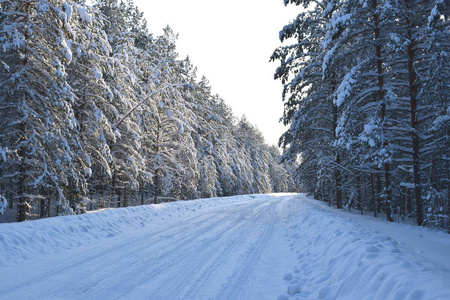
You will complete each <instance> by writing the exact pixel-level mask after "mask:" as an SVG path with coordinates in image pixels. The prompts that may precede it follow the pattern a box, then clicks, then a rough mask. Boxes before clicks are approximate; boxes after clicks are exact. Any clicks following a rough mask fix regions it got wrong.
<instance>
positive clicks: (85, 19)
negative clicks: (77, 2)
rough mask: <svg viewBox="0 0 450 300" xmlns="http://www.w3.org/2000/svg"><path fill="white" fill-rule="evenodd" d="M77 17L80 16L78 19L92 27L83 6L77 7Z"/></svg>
mask: <svg viewBox="0 0 450 300" xmlns="http://www.w3.org/2000/svg"><path fill="white" fill-rule="evenodd" d="M78 15H79V16H80V19H81V20H82V21H83V22H85V23H88V24H90V25H92V20H91V18H90V17H89V14H88V13H87V11H86V7H84V6H78Z"/></svg>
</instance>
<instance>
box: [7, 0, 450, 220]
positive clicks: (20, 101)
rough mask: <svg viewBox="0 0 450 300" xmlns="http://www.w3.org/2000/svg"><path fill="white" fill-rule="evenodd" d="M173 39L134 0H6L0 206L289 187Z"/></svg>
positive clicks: (22, 208)
mask: <svg viewBox="0 0 450 300" xmlns="http://www.w3.org/2000/svg"><path fill="white" fill-rule="evenodd" d="M176 38H177V36H176V34H174V33H173V31H172V30H171V29H170V28H169V27H167V28H166V29H165V30H164V34H163V35H162V36H158V37H154V36H153V35H152V34H150V33H149V32H148V29H147V26H146V21H145V19H144V18H143V15H142V13H141V12H140V11H139V10H138V8H137V7H135V6H134V5H133V3H132V1H130V0H128V1H118V0H100V1H97V4H95V5H93V6H89V5H86V4H85V1H79V2H77V1H73V0H64V1H63V0H39V1H28V0H12V1H0V213H3V212H4V211H5V209H6V208H7V207H9V208H14V207H16V208H17V212H18V220H19V221H24V220H26V219H29V218H30V214H31V213H34V214H36V211H37V214H38V215H39V217H45V216H53V215H55V214H72V213H81V212H83V211H85V210H86V209H90V208H97V207H117V206H128V205H138V204H145V203H149V202H159V201H161V200H175V199H193V198H198V197H212V196H228V195H236V194H241V193H267V192H271V191H274V190H275V191H286V190H287V189H288V187H289V177H288V175H287V172H286V171H285V169H284V166H283V165H279V164H278V161H277V160H278V155H277V153H276V150H274V149H271V148H269V147H268V146H267V145H265V142H264V139H263V138H262V136H261V134H260V133H259V131H258V130H257V129H256V128H254V127H253V126H252V125H250V124H249V123H248V122H247V121H246V120H245V118H243V119H242V120H239V121H238V120H237V119H236V118H235V117H234V116H233V114H232V112H231V110H230V108H229V107H228V106H227V105H226V104H225V103H224V101H223V100H222V99H220V97H218V96H216V95H212V94H211V90H210V87H209V84H208V81H207V79H206V78H202V79H201V80H198V79H197V77H196V76H197V75H196V70H195V67H193V65H192V63H191V62H190V61H189V59H188V58H187V59H179V58H178V55H177V53H176ZM443 86H444V85H443ZM436 128H437V129H436V132H437V134H441V133H442V132H443V131H442V130H443V129H442V126H441V125H438V124H436ZM34 217H36V216H34Z"/></svg>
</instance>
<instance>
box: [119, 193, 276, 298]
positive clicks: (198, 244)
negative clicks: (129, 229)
mask: <svg viewBox="0 0 450 300" xmlns="http://www.w3.org/2000/svg"><path fill="white" fill-rule="evenodd" d="M258 201H261V199H259V200H258ZM252 202H253V201H252ZM249 204H250V205H248V206H247V207H245V210H243V209H242V208H240V209H234V210H233V211H232V212H231V214H230V216H231V218H230V216H226V217H225V218H224V219H227V223H228V224H229V225H228V226H225V225H224V224H223V220H220V219H216V220H213V222H214V223H212V224H209V226H214V227H211V228H210V229H208V230H207V231H205V232H202V235H204V236H206V238H204V239H202V240H195V239H193V240H191V241H190V243H188V244H185V243H181V242H178V243H177V249H176V250H174V251H170V252H167V253H165V255H164V257H162V259H161V260H159V261H158V262H157V264H156V266H151V267H152V268H151V270H150V269H149V267H150V266H146V265H143V266H142V268H141V270H140V272H138V274H133V275H132V274H128V275H127V276H137V278H136V277H134V278H135V280H133V283H135V286H141V285H143V286H145V288H142V289H141V290H142V292H141V293H138V294H139V295H141V296H142V295H143V294H142V293H147V294H146V295H147V298H151V299H167V297H168V296H167V291H170V292H172V293H173V291H177V295H178V297H177V298H176V299H192V298H195V296H194V295H192V296H183V294H184V293H186V292H187V291H186V290H187V289H189V288H190V287H191V286H192V285H194V284H195V281H196V280H198V279H199V278H203V275H204V274H203V273H204V272H208V270H207V267H206V266H205V265H208V264H211V262H213V261H216V260H217V259H218V258H219V257H226V255H227V253H228V252H229V249H230V248H229V247H231V248H233V247H234V245H238V244H239V243H240V242H242V240H243V239H244V238H245V237H246V236H248V233H249V232H250V231H251V230H252V229H251V227H249V226H248V220H249V219H248V218H249V217H250V218H254V217H256V218H258V217H259V216H260V215H262V214H264V212H265V210H266V207H267V206H268V205H269V203H267V202H265V201H264V202H261V203H258V204H257V206H256V207H255V203H254V202H253V203H249ZM252 211H256V213H254V212H252ZM217 229H219V230H220V232H219V234H216V233H214V231H215V230H217ZM227 242H228V243H231V245H230V246H224V244H227ZM178 245H179V247H178ZM131 273H136V270H132V272H131ZM161 275H163V276H161ZM147 282H151V283H150V284H147V285H145V283H147ZM124 296H127V292H124V293H123V294H117V295H114V297H115V298H116V299H119V298H121V297H124Z"/></svg>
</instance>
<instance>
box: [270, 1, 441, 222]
mask: <svg viewBox="0 0 450 300" xmlns="http://www.w3.org/2000/svg"><path fill="white" fill-rule="evenodd" d="M284 3H285V5H288V4H295V5H298V6H301V7H303V8H304V10H303V12H302V13H300V14H299V15H298V16H297V18H296V19H295V20H293V21H292V22H291V23H290V24H288V25H287V26H285V27H284V28H283V30H282V31H281V32H280V40H282V41H283V40H288V41H293V42H292V43H291V44H290V45H288V46H284V47H280V48H279V49H277V50H276V51H275V52H274V53H273V56H272V60H275V61H279V62H280V66H279V68H278V69H277V71H276V75H275V77H276V78H277V79H280V80H281V81H282V83H283V85H284V91H283V100H284V102H285V110H284V116H283V122H284V124H286V125H289V124H290V129H289V130H288V131H287V132H286V133H285V134H284V135H283V136H282V138H281V140H280V143H281V145H282V146H284V148H285V149H286V151H285V153H284V154H283V159H282V160H283V161H284V162H287V163H289V162H300V163H299V166H298V168H297V169H296V174H295V175H296V178H297V179H298V182H299V184H300V187H301V190H302V191H304V192H307V193H310V194H314V196H315V198H316V199H320V200H323V201H326V202H329V203H330V204H334V205H336V207H337V208H344V207H348V208H351V207H354V208H356V209H359V210H360V211H361V213H363V212H370V213H371V214H373V215H375V216H382V217H383V218H386V219H387V220H388V221H391V222H392V221H397V220H398V221H405V220H415V221H416V223H417V224H418V225H428V226H432V227H440V228H445V229H447V230H448V228H449V212H450V207H449V179H450V102H449V95H450V85H449V78H450V73H449V72H450V63H449V62H450V61H449V54H450V48H449V46H450V31H449V28H450V27H449V12H450V11H449V9H450V1H448V0H433V1H416V0H342V1H335V0H323V1H310V0H284ZM299 157H300V159H299Z"/></svg>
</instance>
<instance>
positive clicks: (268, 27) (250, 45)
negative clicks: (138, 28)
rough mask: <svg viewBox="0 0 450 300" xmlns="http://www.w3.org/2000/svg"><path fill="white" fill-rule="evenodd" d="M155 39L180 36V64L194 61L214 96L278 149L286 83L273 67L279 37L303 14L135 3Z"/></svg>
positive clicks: (246, 5) (277, 0)
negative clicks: (170, 33) (164, 34)
mask: <svg viewBox="0 0 450 300" xmlns="http://www.w3.org/2000/svg"><path fill="white" fill-rule="evenodd" d="M134 4H135V5H136V6H137V7H138V8H139V10H140V11H142V12H144V16H145V18H146V19H147V22H148V27H149V30H150V32H151V33H153V34H155V35H160V34H162V29H163V28H164V27H165V26H166V25H169V26H170V27H171V28H172V29H173V30H174V32H176V33H178V34H179V37H178V42H177V52H178V53H179V55H180V59H182V58H185V57H186V56H189V58H190V59H191V61H192V63H193V64H194V65H195V66H197V68H198V71H197V76H198V78H199V79H200V78H201V77H202V76H203V75H204V76H206V78H207V79H208V80H209V82H210V85H211V88H212V92H213V93H214V94H216V93H217V94H219V96H220V97H221V98H223V99H224V100H225V102H226V103H228V104H229V105H230V106H231V108H232V109H233V111H234V114H235V115H236V116H237V117H241V116H243V115H245V116H246V117H247V119H248V120H249V121H250V122H251V123H252V124H254V125H256V126H257V127H258V128H259V130H260V131H261V132H262V133H263V135H264V137H265V139H266V142H267V143H268V144H277V143H278V139H279V137H280V136H281V134H282V133H283V132H284V131H285V130H286V128H285V127H284V126H283V125H282V124H281V123H280V122H279V120H280V118H281V117H282V115H283V102H282V99H281V92H282V84H281V81H278V80H277V81H275V80H274V79H273V77H274V72H275V70H276V68H277V66H278V65H279V63H278V62H272V63H269V59H270V56H271V55H272V53H273V51H274V50H275V49H276V48H277V47H279V46H281V42H280V41H279V38H278V37H279V31H280V30H281V29H282V28H283V26H284V25H287V24H288V23H289V21H290V20H292V19H294V18H295V17H296V16H297V14H298V12H299V8H298V7H295V6H294V5H288V6H286V7H285V6H284V1H283V0H246V1H242V0H228V1H212V0H171V1H162V0H135V1H134Z"/></svg>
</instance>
